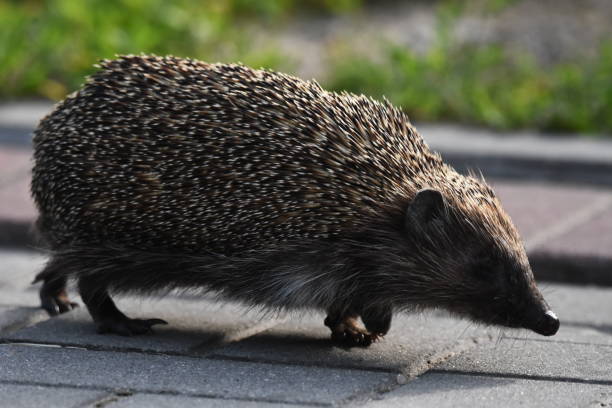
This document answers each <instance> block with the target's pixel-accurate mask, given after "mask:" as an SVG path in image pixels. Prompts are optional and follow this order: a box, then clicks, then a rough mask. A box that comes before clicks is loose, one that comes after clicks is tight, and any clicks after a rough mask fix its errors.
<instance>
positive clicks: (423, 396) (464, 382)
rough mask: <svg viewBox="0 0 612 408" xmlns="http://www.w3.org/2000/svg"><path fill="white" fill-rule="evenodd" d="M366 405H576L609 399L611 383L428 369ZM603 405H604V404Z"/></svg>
mask: <svg viewBox="0 0 612 408" xmlns="http://www.w3.org/2000/svg"><path fill="white" fill-rule="evenodd" d="M381 397H382V399H381V400H378V401H372V402H370V403H368V404H366V405H365V406H366V407H371V408H374V407H389V408H394V407H402V408H403V407H436V408H445V407H449V408H450V407H452V408H461V407H466V408H478V407H483V408H485V407H486V408H489V407H495V406H503V407H505V408H513V407H541V408H547V407H550V408H553V407H554V408H557V407H579V406H585V405H587V404H596V403H598V402H599V401H609V400H610V398H612V391H610V386H607V385H595V384H580V383H571V382H570V383H568V382H552V381H536V380H528V379H522V378H499V377H483V376H470V375H449V374H440V373H428V374H425V375H423V376H422V377H419V378H417V379H415V380H413V381H411V382H409V383H408V384H406V385H404V386H402V387H400V388H398V389H396V390H394V391H392V392H390V393H387V394H382V395H381ZM604 406H605V405H604Z"/></svg>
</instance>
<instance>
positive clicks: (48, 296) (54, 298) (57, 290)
mask: <svg viewBox="0 0 612 408" xmlns="http://www.w3.org/2000/svg"><path fill="white" fill-rule="evenodd" d="M39 296H40V307H42V308H43V309H45V310H46V311H47V313H49V315H50V316H57V315H59V314H62V313H66V312H69V311H71V310H72V309H74V308H76V307H78V306H79V304H78V303H75V302H72V301H70V299H69V298H68V293H67V292H66V281H65V279H63V278H56V279H46V280H45V281H44V283H43V286H42V287H41V288H40V292H39Z"/></svg>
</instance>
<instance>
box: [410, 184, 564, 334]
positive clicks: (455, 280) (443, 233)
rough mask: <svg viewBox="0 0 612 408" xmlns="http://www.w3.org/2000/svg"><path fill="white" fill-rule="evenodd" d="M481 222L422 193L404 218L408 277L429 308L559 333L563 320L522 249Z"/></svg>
mask: <svg viewBox="0 0 612 408" xmlns="http://www.w3.org/2000/svg"><path fill="white" fill-rule="evenodd" d="M499 211H501V210H499ZM483 222H484V221H483V220H482V219H470V217H469V216H467V215H465V214H463V213H460V212H458V211H456V210H452V209H451V208H449V206H448V205H447V204H446V203H445V200H444V197H443V196H442V194H441V193H440V192H438V191H436V190H430V189H426V190H421V191H419V192H418V193H417V195H416V196H415V198H414V199H413V200H412V202H411V203H410V205H409V206H408V208H407V210H406V214H405V225H404V230H405V231H406V237H405V238H406V243H407V245H406V246H407V247H408V248H410V254H411V255H410V254H407V255H406V256H407V257H410V259H411V263H412V264H414V265H416V267H414V268H412V269H413V270H414V271H416V272H408V273H407V274H406V275H405V277H406V278H408V279H407V280H408V281H410V284H415V283H416V284H417V286H418V287H419V290H421V291H423V292H426V293H424V295H425V300H426V301H427V303H429V304H426V306H433V307H442V308H445V309H447V310H449V311H451V312H452V313H455V314H458V315H461V316H465V317H468V318H471V319H473V320H475V321H478V322H482V323H485V324H495V325H502V326H506V327H523V328H528V329H531V330H533V331H535V332H536V333H539V334H543V335H547V336H549V335H553V334H555V333H556V331H557V329H558V328H559V321H558V319H557V318H556V316H555V315H554V313H553V312H552V311H550V309H549V307H548V305H547V304H546V302H545V301H544V298H543V297H542V295H541V293H540V292H539V290H538V289H537V287H536V285H535V280H534V278H533V274H532V272H531V269H530V267H529V263H528V261H527V257H526V255H525V252H524V249H523V248H522V246H521V247H519V248H516V246H517V245H514V246H512V245H509V244H508V243H507V239H504V238H502V237H499V236H497V235H496V236H493V234H491V233H490V232H489V231H491V229H490V228H484V227H482V226H480V224H482V223H483ZM510 233H512V231H511V232H509V234H510ZM509 234H508V235H509ZM499 235H501V234H499ZM414 254H418V255H417V256H416V257H415V255H414ZM404 273H405V272H404ZM423 278H426V279H423ZM415 281H416V282H415Z"/></svg>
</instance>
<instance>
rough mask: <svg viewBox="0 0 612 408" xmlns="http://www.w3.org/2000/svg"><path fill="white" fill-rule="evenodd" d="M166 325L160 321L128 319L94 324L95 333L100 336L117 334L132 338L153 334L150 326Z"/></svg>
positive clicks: (104, 320)
mask: <svg viewBox="0 0 612 408" xmlns="http://www.w3.org/2000/svg"><path fill="white" fill-rule="evenodd" d="M156 324H168V322H166V321H165V320H162V319H130V318H128V317H123V318H119V319H117V318H114V319H103V320H100V321H97V322H96V329H97V332H98V333H100V334H108V333H113V334H119V335H121V336H134V335H137V334H147V333H153V328H152V326H154V325H156Z"/></svg>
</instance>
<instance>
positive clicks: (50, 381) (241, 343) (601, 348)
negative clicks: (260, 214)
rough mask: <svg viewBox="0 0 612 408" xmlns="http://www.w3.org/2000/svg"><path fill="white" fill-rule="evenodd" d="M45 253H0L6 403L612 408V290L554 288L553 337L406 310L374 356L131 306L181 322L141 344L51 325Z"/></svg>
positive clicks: (172, 309)
mask: <svg viewBox="0 0 612 408" xmlns="http://www.w3.org/2000/svg"><path fill="white" fill-rule="evenodd" d="M43 263H44V258H43V257H42V256H41V255H39V254H36V253H31V252H19V251H6V250H0V361H1V364H0V395H2V396H3V398H2V399H0V406H7V407H29V406H35V404H40V405H42V404H44V405H45V406H53V407H54V406H58V407H59V406H62V407H67V406H79V407H149V406H168V407H180V406H185V407H187V406H213V407H216V406H218V407H233V406H236V407H267V406H270V407H272V406H328V405H339V406H349V405H350V406H354V405H365V406H368V407H369V406H372V407H378V406H393V407H405V406H419V407H420V406H437V407H447V406H448V407H471V408H474V407H489V406H492V405H495V406H504V407H513V406H523V405H527V406H538V407H575V406H593V407H595V406H606V405H600V404H606V403H607V404H610V403H612V314H611V313H610V311H611V310H612V289H605V288H596V287H572V286H567V285H553V284H549V285H544V292H545V294H546V295H547V298H548V299H549V301H550V303H551V304H552V306H553V308H554V309H555V310H556V311H557V312H558V314H559V316H560V318H561V320H562V326H561V329H560V331H559V333H558V334H557V335H556V336H554V337H552V338H545V337H539V336H537V335H535V334H531V333H528V332H526V331H515V330H504V331H500V330H498V329H497V328H485V327H478V326H475V325H473V324H470V323H468V322H466V321H461V320H455V319H452V318H450V317H447V316H446V315H443V314H433V313H428V314H426V315H424V316H421V315H399V316H396V317H395V318H394V323H393V326H392V330H391V332H390V333H389V335H388V336H387V337H386V338H385V339H384V340H383V341H382V342H380V343H376V344H374V345H373V346H372V347H371V348H369V349H352V350H345V349H341V348H336V347H333V346H332V345H331V344H330V343H329V341H328V330H327V328H326V327H325V326H324V325H323V316H322V315H319V314H316V313H305V314H298V315H296V314H291V315H288V316H285V315H282V316H267V315H265V314H258V313H257V312H254V311H247V310H245V309H244V308H242V307H240V306H239V305H236V304H232V303H215V302H212V301H211V300H208V299H197V298H193V297H182V298H181V297H175V296H169V297H166V298H163V299H156V298H147V299H141V298H122V299H120V306H121V308H122V309H124V310H125V311H126V313H127V314H129V315H131V316H134V317H153V316H155V317H160V318H163V319H166V320H167V321H168V322H169V325H168V326H163V327H159V328H157V329H156V333H155V334H152V335H145V336H139V337H121V336H114V335H108V336H102V335H98V334H96V333H95V332H94V327H93V324H92V323H91V319H90V318H89V316H88V315H87V313H86V312H85V310H84V309H83V308H79V309H77V310H75V311H73V312H70V313H67V314H65V315H62V316H60V317H55V318H48V317H47V316H46V314H45V313H43V312H42V311H41V310H40V309H38V308H37V305H38V299H37V293H36V289H37V288H36V287H33V286H30V284H29V282H30V280H31V279H32V277H33V276H34V274H35V273H36V272H37V270H38V269H39V268H40V267H41V265H42V264H43Z"/></svg>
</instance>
